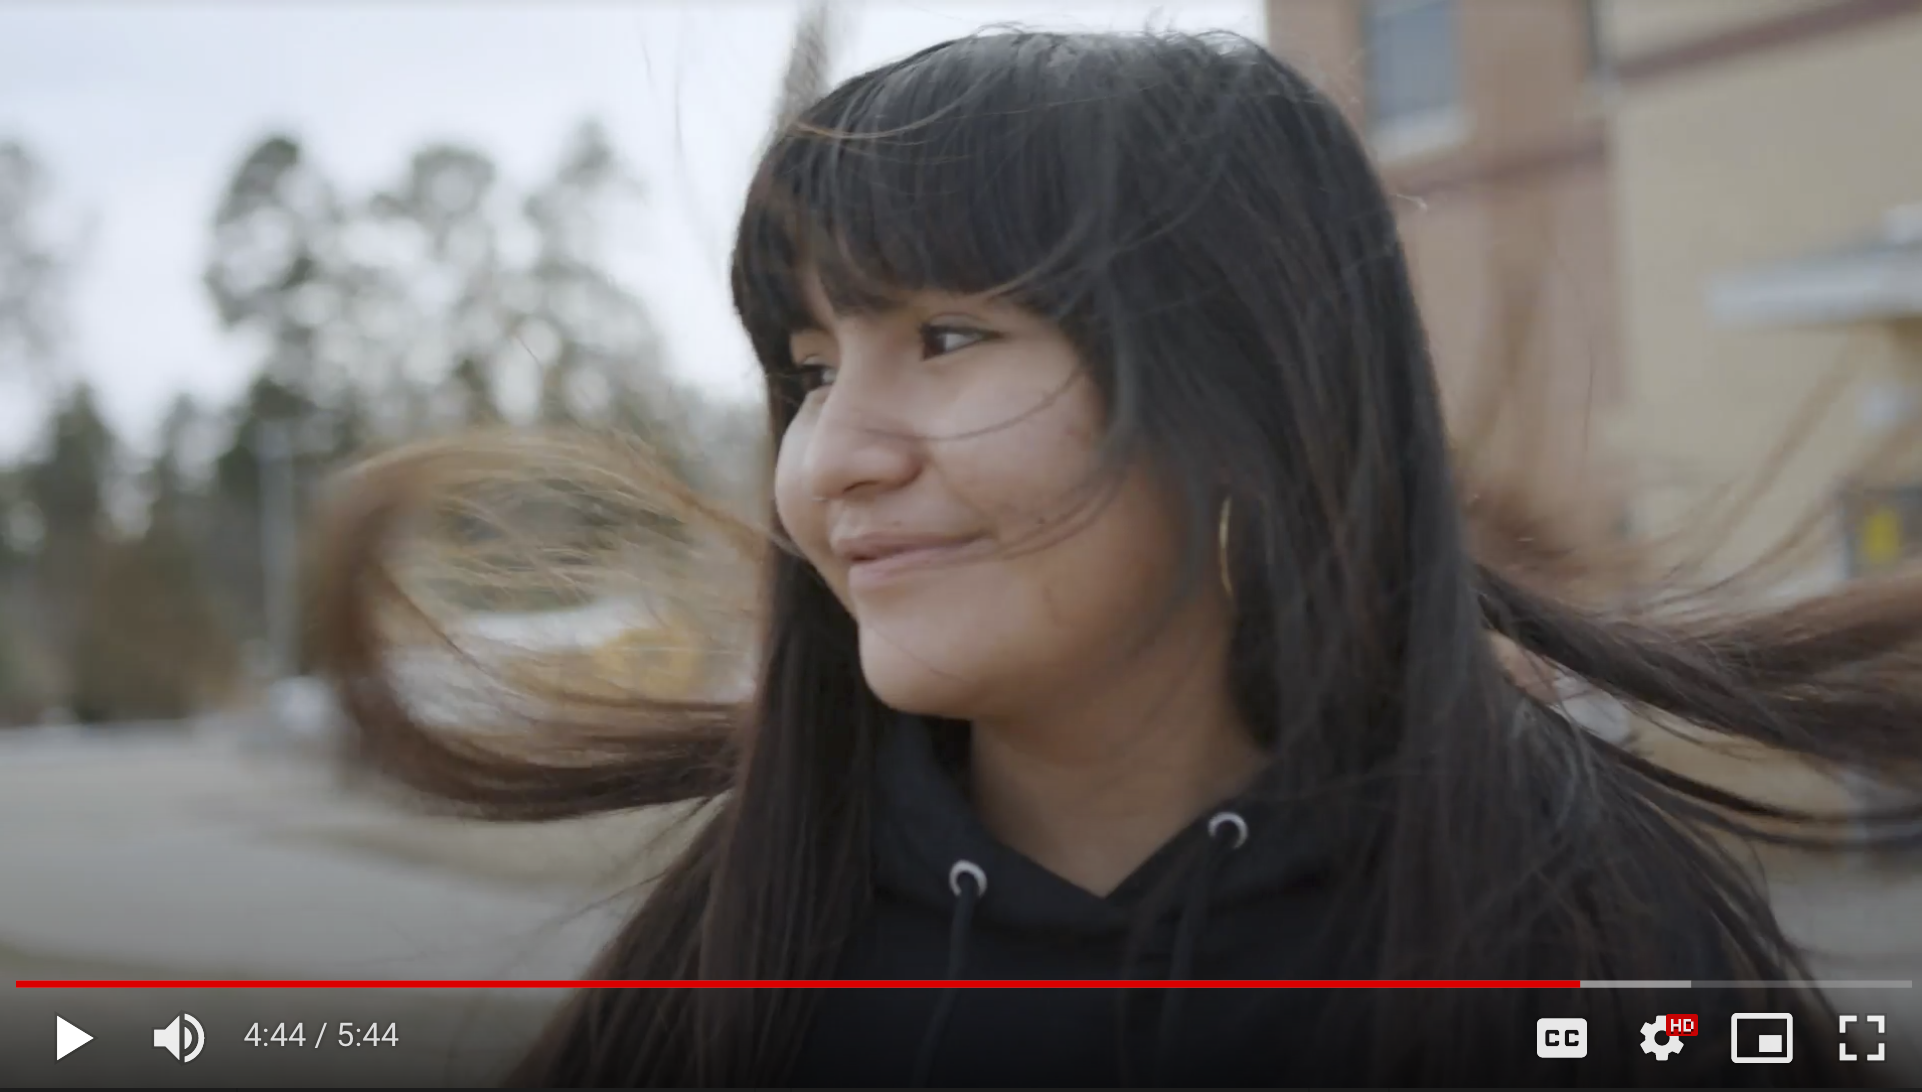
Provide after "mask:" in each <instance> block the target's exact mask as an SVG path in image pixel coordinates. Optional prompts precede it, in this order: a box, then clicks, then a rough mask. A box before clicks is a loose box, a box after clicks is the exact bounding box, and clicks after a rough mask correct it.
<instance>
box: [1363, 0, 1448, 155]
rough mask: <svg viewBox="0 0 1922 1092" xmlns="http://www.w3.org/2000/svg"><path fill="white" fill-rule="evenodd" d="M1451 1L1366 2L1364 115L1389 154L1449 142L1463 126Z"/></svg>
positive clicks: (1379, 0) (1404, 0)
mask: <svg viewBox="0 0 1922 1092" xmlns="http://www.w3.org/2000/svg"><path fill="white" fill-rule="evenodd" d="M1455 9H1456V3H1455V0H1368V3H1367V6H1366V8H1365V9H1364V11H1365V15H1364V19H1365V20H1366V22H1365V24H1364V26H1363V35H1364V37H1363V40H1364V42H1365V43H1366V46H1367V51H1368V113H1369V122H1370V126H1371V128H1372V129H1373V131H1374V136H1375V139H1376V142H1377V143H1378V144H1381V145H1387V146H1389V147H1387V148H1386V149H1385V150H1386V151H1388V152H1389V153H1390V154H1393V153H1395V152H1397V151H1402V150H1410V151H1412V150H1415V149H1414V148H1413V147H1410V146H1421V145H1428V144H1440V143H1451V142H1453V141H1454V140H1457V139H1460V136H1461V132H1460V130H1461V125H1462V94H1461V57H1460V42H1459V38H1458V33H1457V28H1456V25H1455V24H1456V11H1455Z"/></svg>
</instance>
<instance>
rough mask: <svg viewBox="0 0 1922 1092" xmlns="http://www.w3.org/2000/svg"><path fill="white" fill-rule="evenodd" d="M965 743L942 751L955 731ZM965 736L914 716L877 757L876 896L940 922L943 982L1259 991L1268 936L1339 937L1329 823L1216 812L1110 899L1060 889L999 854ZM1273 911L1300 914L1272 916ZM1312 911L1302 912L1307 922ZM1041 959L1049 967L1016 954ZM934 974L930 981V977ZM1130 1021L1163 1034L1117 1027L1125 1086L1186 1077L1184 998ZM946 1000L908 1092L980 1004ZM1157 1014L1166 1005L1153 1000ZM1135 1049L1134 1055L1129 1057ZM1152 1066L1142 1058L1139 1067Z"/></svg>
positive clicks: (1161, 995) (1249, 810) (1288, 809)
mask: <svg viewBox="0 0 1922 1092" xmlns="http://www.w3.org/2000/svg"><path fill="white" fill-rule="evenodd" d="M949 732H952V733H956V734H955V735H954V736H952V737H945V736H944V734H945V733H949ZM964 732H965V729H964V728H960V727H958V726H953V727H950V726H942V725H936V724H932V723H930V722H928V721H925V720H920V719H914V718H906V719H903V720H902V721H901V722H899V723H898V725H897V726H896V728H895V729H894V730H893V731H892V732H891V733H890V737H889V739H888V740H887V741H886V742H885V744H884V746H883V749H882V752H881V755H880V757H879V769H878V773H879V778H878V790H877V791H878V794H879V795H878V799H877V800H876V809H875V815H874V869H875V884H876V888H877V898H878V899H879V900H880V901H881V902H882V903H884V904H889V903H892V904H895V905H897V906H898V908H899V909H902V910H906V911H908V912H910V913H918V914H919V915H920V916H923V917H925V918H931V919H945V922H946V930H945V932H946V943H945V945H944V950H943V952H942V958H941V966H940V971H939V974H940V976H941V977H943V978H946V979H948V980H951V981H954V980H961V979H970V978H1022V979H1053V980H1061V979H1070V978H1072V979H1081V980H1100V979H1109V980H1142V979H1154V980H1163V981H1170V982H1179V981H1183V980H1189V979H1195V978H1204V977H1206V978H1240V977H1260V976H1263V975H1262V974H1261V973H1260V968H1259V967H1258V966H1253V965H1251V964H1250V962H1249V961H1248V959H1247V954H1248V951H1249V949H1250V947H1251V945H1259V944H1263V943H1266V944H1273V943H1274V942H1275V941H1276V940H1277V939H1280V938H1279V937H1278V936H1277V935H1276V934H1275V933H1274V932H1273V931H1274V930H1288V929H1290V928H1291V927H1292V928H1293V930H1294V932H1295V940H1293V941H1284V943H1286V944H1287V946H1288V947H1290V948H1291V949H1293V948H1294V947H1295V945H1296V944H1298V943H1299V941H1300V940H1301V939H1305V937H1304V936H1303V934H1305V933H1308V932H1312V931H1313V929H1312V927H1314V926H1326V925H1328V924H1330V923H1329V922H1328V921H1326V920H1325V915H1323V914H1321V913H1320V911H1322V910H1324V909H1325V906H1326V902H1327V900H1326V898H1325V897H1324V896H1322V895H1321V893H1320V891H1319V888H1320V886H1321V885H1322V881H1324V880H1326V879H1327V878H1328V875H1329V873H1330V871H1331V870H1332V868H1333V867H1334V866H1335V865H1336V864H1337V862H1338V855H1337V854H1336V853H1334V852H1333V850H1334V848H1335V847H1334V845H1333V844H1332V842H1331V841H1330V837H1329V834H1328V832H1327V831H1326V830H1325V829H1324V824H1322V823H1320V822H1318V821H1317V819H1316V815H1315V812H1314V811H1313V810H1312V809H1309V808H1307V807H1305V806H1302V805H1300V804H1295V805H1292V806H1290V805H1285V804H1282V803H1277V802H1275V801H1274V800H1272V799H1264V798H1263V797H1262V796H1260V795H1259V794H1256V793H1249V794H1244V795H1243V796H1241V797H1237V798H1235V799H1232V800H1228V801H1225V802H1223V803H1222V804H1221V805H1219V806H1217V807H1215V808H1212V809H1210V810H1209V811H1208V812H1207V813H1205V814H1204V815H1202V816H1201V817H1199V818H1197V819H1196V820H1195V821H1194V822H1193V823H1191V824H1190V825H1189V826H1187V827H1186V828H1184V829H1183V830H1181V831H1180V832H1178V833H1177V834H1176V835H1175V836H1174V837H1173V838H1171V839H1170V840H1169V841H1168V842H1167V843H1165V844H1164V845H1163V846H1162V847H1161V848H1160V849H1159V850H1157V851H1156V852H1155V853H1154V854H1153V855H1152V856H1151V857H1150V858H1149V859H1148V860H1147V861H1146V862H1144V863H1143V864H1142V865H1141V866H1140V867H1139V868H1137V869H1136V870H1135V872H1134V873H1133V874H1132V875H1130V876H1129V877H1128V878H1127V879H1125V880H1124V881H1123V882H1122V883H1121V884H1120V885H1119V886H1118V887H1117V888H1116V889H1115V890H1114V891H1113V892H1111V893H1109V894H1108V895H1105V896H1103V895H1097V894H1095V893H1093V892H1090V891H1087V890H1084V889H1082V888H1080V887H1077V886H1076V885H1074V884H1072V883H1070V882H1068V881H1066V880H1064V879H1062V878H1060V877H1058V876H1056V875H1054V874H1053V873H1051V872H1049V871H1048V870H1047V869H1045V868H1043V867H1041V866H1040V865H1038V864H1036V863H1035V862H1033V861H1031V860H1029V859H1028V858H1027V857H1025V856H1023V855H1022V854H1020V853H1018V852H1016V851H1015V850H1013V849H1010V848H1009V847H1007V846H1005V845H1003V844H1002V843H1001V842H999V841H998V840H996V839H995V838H994V836H993V835H992V834H990V833H989V832H988V831H987V829H986V828H985V827H984V826H983V825H982V824H981V822H980V820H979V819H978V818H977V817H976V815H975V812H974V810H973V808H972V807H971V806H970V804H969V803H968V800H967V798H966V795H965V792H964V790H963V788H962V783H963V778H964V774H963V772H962V767H963V765H964V762H965V760H964V759H963V758H962V757H961V755H962V754H964V753H965V746H966V739H965V735H962V734H960V733H964ZM1277 904H1281V905H1282V906H1284V907H1290V908H1292V909H1293V910H1294V911H1295V912H1294V913H1289V912H1288V911H1287V909H1282V910H1281V911H1280V912H1279V913H1278V912H1277ZM1303 911H1306V913H1305V914H1304V913H1303ZM1034 949H1039V950H1042V951H1045V952H1049V953H1052V956H1053V957H1052V958H1047V959H1045V961H1036V960H1032V959H1030V960H1027V961H1026V964H1025V966H1019V965H1014V964H1013V963H1012V962H1011V961H1010V960H1009V958H1008V957H1009V955H1010V954H1012V953H1013V952H1016V951H1026V950H1034ZM930 969H932V968H930ZM1155 992H1156V994H1157V995H1158V996H1157V997H1156V998H1154V999H1152V1000H1146V1001H1141V1002H1139V1003H1138V1004H1136V1005H1135V1006H1134V1007H1135V1008H1136V1010H1137V1013H1138V1015H1140V1016H1147V1017H1152V1026H1151V1027H1149V1026H1143V1027H1139V1028H1134V1027H1131V1026H1130V1018H1129V1016H1128V1014H1127V1006H1126V1004H1125V1002H1126V1001H1127V1000H1128V999H1127V998H1123V999H1122V1000H1123V1001H1124V1004H1123V1005H1122V1006H1118V1007H1117V1009H1116V1015H1115V1016H1114V1017H1112V1021H1113V1027H1112V1031H1111V1035H1112V1050H1113V1053H1114V1055H1115V1056H1116V1059H1117V1062H1116V1065H1117V1067H1118V1069H1119V1072H1118V1074H1117V1076H1118V1078H1119V1079H1120V1080H1119V1082H1118V1083H1126V1082H1127V1081H1129V1080H1130V1079H1131V1078H1132V1077H1133V1076H1134V1075H1135V1074H1136V1071H1137V1070H1141V1071H1144V1072H1145V1073H1147V1074H1150V1075H1152V1076H1154V1077H1156V1078H1157V1079H1158V1080H1161V1081H1166V1080H1168V1079H1170V1078H1173V1077H1175V1076H1178V1075H1179V1074H1181V1073H1183V1072H1188V1070H1186V1069H1184V1067H1183V1066H1182V1065H1181V1064H1180V1063H1179V1055H1180V1054H1181V1053H1182V1049H1183V1046H1184V1042H1183V1039H1184V1035H1185V1031H1186V1025H1185V1022H1184V1015H1187V1016H1192V1015H1193V1014H1191V1013H1186V1012H1185V1009H1186V1008H1187V1005H1186V1001H1187V997H1186V994H1185V991H1183V990H1182V989H1180V988H1179V987H1178V986H1177V987H1175V988H1174V989H1172V990H1167V989H1164V990H1158V991H1155ZM977 994H978V991H974V990H960V989H958V988H953V987H951V988H949V989H948V990H946V991H944V992H943V993H942V994H941V995H940V997H939V998H938V1000H937V1002H936V1005H935V1007H934V1009H933V1011H932V1012H931V1013H930V1014H929V1016H928V1019H927V1022H926V1024H925V1026H924V1028H923V1029H921V1032H920V1034H919V1037H918V1038H919V1045H918V1048H917V1050H916V1054H915V1059H914V1070H913V1074H912V1083H914V1084H916V1085H920V1084H925V1083H928V1081H929V1080H930V1078H931V1076H932V1074H933V1073H934V1071H935V1070H936V1067H937V1065H938V1063H939V1062H940V1059H941V1058H942V1055H943V1051H944V1049H946V1048H948V1047H950V1046H951V1045H952V1044H951V1039H952V1038H954V1037H955V1036H954V1034H953V1033H954V1029H953V1028H952V1027H951V1023H952V1022H953V1017H954V1015H955V1009H956V1006H957V1005H959V1004H962V1003H964V998H965V1003H967V1004H969V1005H970V1006H976V1005H979V1004H981V1003H983V1001H984V1000H985V999H984V998H981V997H979V996H977ZM1155 1001H1158V1005H1157V1004H1155V1003H1154V1002H1155ZM1124 1043H1125V1044H1129V1045H1128V1046H1125V1047H1124V1046H1123V1044H1124ZM1143 1054H1146V1055H1147V1056H1146V1057H1140V1056H1138V1055H1143Z"/></svg>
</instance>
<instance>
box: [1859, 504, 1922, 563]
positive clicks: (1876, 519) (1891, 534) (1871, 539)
mask: <svg viewBox="0 0 1922 1092" xmlns="http://www.w3.org/2000/svg"><path fill="white" fill-rule="evenodd" d="M1842 520H1843V529H1844V532H1845V534H1846V536H1847V540H1848V549H1849V574H1850V575H1851V576H1870V575H1873V574H1875V573H1881V572H1887V571H1888V570H1890V569H1892V568H1895V567H1896V566H1898V565H1901V564H1903V563H1905V562H1907V561H1910V560H1912V559H1914V558H1915V557H1917V556H1918V555H1922V485H1903V486H1893V487H1881V488H1859V489H1851V490H1847V491H1845V492H1844V493H1843V495H1842Z"/></svg>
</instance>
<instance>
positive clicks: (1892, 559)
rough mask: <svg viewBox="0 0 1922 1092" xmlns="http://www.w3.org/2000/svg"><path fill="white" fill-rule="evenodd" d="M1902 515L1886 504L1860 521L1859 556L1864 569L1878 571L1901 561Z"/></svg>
mask: <svg viewBox="0 0 1922 1092" xmlns="http://www.w3.org/2000/svg"><path fill="white" fill-rule="evenodd" d="M1902 545H1903V544H1902V515H1901V513H1899V512H1897V511H1896V510H1895V509H1893V508H1891V507H1889V506H1888V505H1886V504H1883V505H1877V506H1876V507H1874V508H1872V509H1870V510H1869V513H1868V515H1867V516H1865V517H1863V520H1862V534H1861V546H1860V550H1861V554H1862V564H1863V566H1864V567H1866V568H1871V569H1880V568H1885V567H1887V566H1889V565H1893V564H1895V563H1896V562H1897V561H1900V560H1902Z"/></svg>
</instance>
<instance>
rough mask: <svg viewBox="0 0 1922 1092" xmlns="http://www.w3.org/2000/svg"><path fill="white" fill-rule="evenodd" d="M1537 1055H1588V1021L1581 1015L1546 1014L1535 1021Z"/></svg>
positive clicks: (1556, 1056)
mask: <svg viewBox="0 0 1922 1092" xmlns="http://www.w3.org/2000/svg"><path fill="white" fill-rule="evenodd" d="M1535 1056H1536V1057H1537V1058H1586V1057H1588V1021H1587V1020H1584V1019H1583V1018H1581V1017H1579V1016H1544V1017H1542V1018H1541V1019H1540V1020H1537V1021H1535Z"/></svg>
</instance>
